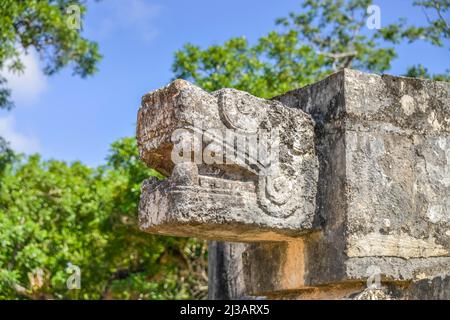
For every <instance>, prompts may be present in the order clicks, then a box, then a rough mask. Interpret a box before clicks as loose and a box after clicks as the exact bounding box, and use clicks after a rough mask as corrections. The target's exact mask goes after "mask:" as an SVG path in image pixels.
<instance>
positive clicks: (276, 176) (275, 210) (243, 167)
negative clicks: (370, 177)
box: [137, 80, 318, 242]
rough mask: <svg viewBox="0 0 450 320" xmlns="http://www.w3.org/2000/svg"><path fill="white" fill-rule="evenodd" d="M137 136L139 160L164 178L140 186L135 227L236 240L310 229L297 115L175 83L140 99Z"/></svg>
mask: <svg viewBox="0 0 450 320" xmlns="http://www.w3.org/2000/svg"><path fill="white" fill-rule="evenodd" d="M137 139H138V145H139V149H140V156H141V158H142V159H143V160H144V161H145V162H146V163H147V164H148V165H149V166H150V167H152V168H155V169H157V170H159V171H160V172H162V173H164V174H166V175H168V176H169V177H168V179H167V180H165V181H162V182H160V181H158V180H157V179H156V178H153V179H149V180H147V181H146V182H145V183H144V184H143V186H142V197H141V202H140V210H139V218H140V226H141V228H142V229H143V230H145V231H147V232H153V233H160V234H167V235H177V236H194V237H200V238H206V239H215V240H235V241H241V242H242V241H280V240H286V239H289V238H290V237H297V236H300V235H302V234H304V233H306V232H308V231H310V230H311V228H312V225H313V219H314V213H315V197H316V189H317V186H316V183H317V175H318V160H317V156H316V154H315V148H314V122H313V121H312V119H311V117H310V116H308V115H307V114H306V113H304V112H303V111H301V110H298V109H293V108H288V107H285V106H283V104H282V103H280V102H277V101H268V100H264V99H260V98H256V97H254V96H251V95H249V94H248V93H245V92H241V91H238V90H233V89H222V90H219V91H217V92H214V93H212V94H209V93H207V92H206V91H203V90H202V89H200V88H198V87H195V86H193V85H192V84H190V83H188V82H186V81H183V80H176V81H174V82H173V83H171V84H170V85H168V86H167V87H165V88H163V89H160V90H157V91H155V92H152V93H149V94H147V95H145V96H144V97H143V98H142V106H141V108H140V110H139V115H138V127H137Z"/></svg>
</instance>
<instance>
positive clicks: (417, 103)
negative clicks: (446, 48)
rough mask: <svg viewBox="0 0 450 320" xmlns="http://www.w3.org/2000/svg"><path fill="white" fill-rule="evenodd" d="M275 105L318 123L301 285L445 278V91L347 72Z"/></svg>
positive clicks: (448, 140) (449, 224)
mask: <svg viewBox="0 0 450 320" xmlns="http://www.w3.org/2000/svg"><path fill="white" fill-rule="evenodd" d="M275 99H276V100H278V101H281V102H283V103H284V104H285V105H288V106H291V107H296V108H300V109H302V110H304V111H305V112H307V113H309V114H311V115H312V117H313V118H314V120H315V121H316V150H317V152H318V156H319V161H320V173H319V183H318V197H317V201H318V202H317V203H316V207H317V209H318V210H317V220H316V221H317V222H318V223H319V225H320V226H319V225H318V226H317V227H318V228H320V229H321V230H322V231H321V233H320V236H319V237H317V238H315V240H314V241H311V242H310V244H309V245H307V249H306V255H307V258H306V260H307V261H308V265H309V266H308V267H307V276H306V278H307V279H305V283H307V284H309V285H318V284H324V283H333V282H344V281H352V280H364V279H366V278H367V277H369V276H370V273H371V271H370V270H371V269H374V268H377V269H379V273H380V274H381V275H382V278H383V279H384V280H386V281H410V280H414V281H419V280H421V279H432V278H435V277H446V276H449V275H450V84H448V83H442V82H433V81H426V80H418V79H411V78H402V77H392V76H387V75H383V76H378V75H371V74H365V73H361V72H357V71H353V70H344V71H342V72H339V73H337V74H334V75H332V76H330V77H328V78H327V79H325V80H323V81H321V82H318V83H316V84H313V85H311V86H308V87H305V88H302V89H299V90H294V91H291V92H288V93H286V94H284V95H282V96H279V97H276V98H275ZM447 290H449V288H447Z"/></svg>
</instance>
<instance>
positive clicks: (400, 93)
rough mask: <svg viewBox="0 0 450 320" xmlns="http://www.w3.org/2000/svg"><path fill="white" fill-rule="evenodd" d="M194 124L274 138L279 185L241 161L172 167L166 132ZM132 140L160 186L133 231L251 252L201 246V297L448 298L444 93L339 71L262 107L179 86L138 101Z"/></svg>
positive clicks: (449, 145)
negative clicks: (206, 251)
mask: <svg viewBox="0 0 450 320" xmlns="http://www.w3.org/2000/svg"><path fill="white" fill-rule="evenodd" d="M311 118H312V119H313V120H312V119H311ZM199 121H203V124H202V126H203V128H207V129H210V128H218V129H219V131H218V132H222V130H225V129H233V130H235V131H237V132H241V133H242V132H244V133H245V134H253V133H254V132H255V130H257V129H258V128H261V127H262V128H264V129H270V128H279V129H280V141H281V143H280V149H279V150H280V153H279V154H280V164H281V166H280V168H281V171H280V172H279V175H280V176H282V179H280V180H279V181H280V183H279V184H273V183H272V184H270V179H269V180H267V177H266V176H265V175H263V174H260V173H261V171H258V170H256V171H255V170H254V167H252V166H251V165H249V163H248V161H247V162H245V161H241V160H239V159H238V160H236V161H235V162H234V163H233V164H231V165H229V164H226V165H217V164H211V163H209V164H205V163H203V162H199V161H196V160H195V156H194V155H192V159H193V160H192V161H188V162H187V163H178V164H177V165H174V164H173V162H171V161H170V159H171V152H172V150H173V149H174V148H173V145H174V143H173V141H172V140H171V139H172V133H173V132H174V131H176V130H177V129H180V128H181V129H188V130H193V127H195V125H194V123H198V122H199ZM313 127H314V128H313ZM218 135H219V136H220V133H218ZM137 136H138V142H139V147H140V152H141V157H142V159H143V160H144V161H145V162H146V163H147V164H148V165H149V166H151V167H154V168H157V169H159V170H160V171H161V172H163V173H165V174H166V175H169V176H170V177H169V178H168V179H167V180H166V181H164V182H159V181H156V180H151V179H150V180H148V181H147V182H145V183H144V184H143V188H142V190H143V192H142V198H141V203H140V223H141V228H142V229H143V230H145V231H148V232H153V233H161V234H169V235H182V236H197V237H200V238H206V239H214V240H232V241H237V242H251V243H247V244H233V243H226V244H223V243H221V244H218V245H217V244H216V245H213V246H211V247H210V257H211V259H210V270H211V273H210V292H211V294H210V297H211V298H224V297H226V298H239V297H246V296H266V297H270V298H283V299H322V298H325V299H448V298H449V297H450V296H449V291H450V285H449V280H448V279H449V277H450V85H449V84H448V83H442V82H433V81H426V80H417V79H410V78H402V77H392V76H386V75H384V76H377V75H371V74H365V73H361V72H357V71H352V70H347V69H346V70H343V71H341V72H338V73H336V74H334V75H332V76H330V77H328V78H326V79H325V80H323V81H320V82H318V83H316V84H313V85H310V86H307V87H305V88H302V89H298V90H294V91H291V92H288V93H286V94H284V95H281V96H278V97H275V98H274V99H273V100H272V101H267V100H263V99H258V98H256V97H253V96H250V95H248V94H246V93H243V92H240V91H236V90H230V89H223V90H220V91H218V92H214V93H212V94H208V93H206V92H205V91H203V90H201V89H199V88H196V87H195V86H192V85H190V84H189V83H187V82H184V81H176V82H174V83H172V84H171V85H169V86H168V87H166V88H164V89H161V90H158V91H156V92H154V93H150V94H149V95H146V96H144V98H143V103H142V107H141V109H140V111H139V119H138V131H137ZM210 140H211V139H210ZM210 140H208V139H207V140H206V144H208V143H210V142H211V141H213V139H212V140H211V141H210ZM208 150H209V149H208ZM210 150H214V151H215V152H219V153H220V148H217V146H213V148H212V149H210ZM248 150H249V151H248V153H249V154H250V153H252V152H253V151H251V148H249V149H248ZM272 182H273V180H272ZM281 182H282V183H281ZM275 185H277V187H275ZM267 186H269V188H267ZM270 186H272V187H270ZM287 186H293V187H292V188H290V187H287ZM230 190H233V191H230ZM235 190H237V192H236V191H235ZM263 190H266V191H267V190H269V195H268V194H267V192H261V191H263ZM274 190H276V191H277V192H276V193H275V194H274V195H272V196H271V195H270V192H271V191H274ZM283 191H285V192H287V193H286V194H283ZM373 277H375V278H373ZM372 278H373V279H375V280H377V279H378V280H377V281H380V282H381V285H377V286H375V287H370V286H369V285H368V282H366V281H368V279H369V280H370V279H372ZM373 279H372V280H373Z"/></svg>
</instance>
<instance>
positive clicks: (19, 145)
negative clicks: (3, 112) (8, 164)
mask: <svg viewBox="0 0 450 320" xmlns="http://www.w3.org/2000/svg"><path fill="white" fill-rule="evenodd" d="M0 137H3V138H4V139H5V140H6V141H8V142H9V143H10V145H11V148H12V149H13V150H14V151H17V152H23V153H27V154H30V153H34V152H39V151H40V150H41V147H40V143H39V141H38V139H37V138H36V137H33V136H31V135H26V134H23V133H20V132H18V131H17V128H16V119H15V118H14V117H13V116H12V115H7V116H5V117H0Z"/></svg>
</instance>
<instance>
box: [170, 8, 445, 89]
mask: <svg viewBox="0 0 450 320" xmlns="http://www.w3.org/2000/svg"><path fill="white" fill-rule="evenodd" d="M371 4H372V1H371V0H348V1H345V0H303V1H302V3H301V10H300V12H299V13H294V12H293V13H290V14H289V16H288V17H286V18H280V19H278V20H277V21H276V23H277V25H278V28H280V30H278V31H272V32H270V33H269V34H268V35H267V36H264V37H261V38H260V39H258V41H256V43H255V44H250V43H249V42H248V41H247V40H246V39H245V38H233V39H230V40H228V41H226V42H225V43H224V44H223V45H212V46H209V47H207V48H206V49H202V48H200V47H199V46H196V45H193V44H187V45H185V46H184V47H183V49H182V50H179V51H177V52H176V54H175V61H174V63H173V71H174V74H175V77H176V78H183V79H186V80H190V81H192V82H194V83H196V84H198V85H199V86H201V87H203V88H205V89H206V90H209V91H214V90H217V89H219V88H222V87H232V88H236V89H240V90H244V91H248V92H251V93H253V94H255V95H257V96H261V97H272V96H274V95H277V94H280V93H283V92H286V91H288V90H291V89H295V88H299V87H302V86H304V85H306V84H309V83H312V82H315V81H317V80H319V79H321V78H323V77H324V76H325V75H328V74H330V73H332V72H334V71H337V70H340V69H342V68H347V67H352V68H356V69H359V70H363V71H370V72H375V73H380V72H385V71H387V70H389V69H390V67H391V62H392V60H393V59H394V58H396V56H397V54H396V50H395V45H396V44H398V43H400V42H401V41H403V40H405V41H408V42H413V41H416V40H418V39H423V40H427V41H430V42H431V43H432V44H434V45H437V46H443V39H446V38H447V39H448V37H449V29H448V25H447V22H446V20H445V19H444V14H446V13H447V11H448V8H449V1H448V0H429V1H416V2H415V3H414V5H416V6H421V7H422V8H424V11H425V13H427V12H428V10H432V11H433V12H434V16H437V18H435V20H433V18H432V16H433V15H432V13H433V12H431V13H429V14H428V13H427V17H428V21H429V25H428V26H411V25H408V23H407V21H406V19H400V20H399V21H398V22H397V23H392V24H389V25H382V28H381V29H379V30H375V29H374V30H369V29H368V28H367V27H366V22H367V18H368V17H369V14H368V13H367V8H368V6H369V5H371ZM416 71H417V70H416ZM409 74H410V75H414V73H413V72H410V73H409ZM421 75H422V76H425V75H426V74H425V73H421ZM440 78H442V76H440Z"/></svg>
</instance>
